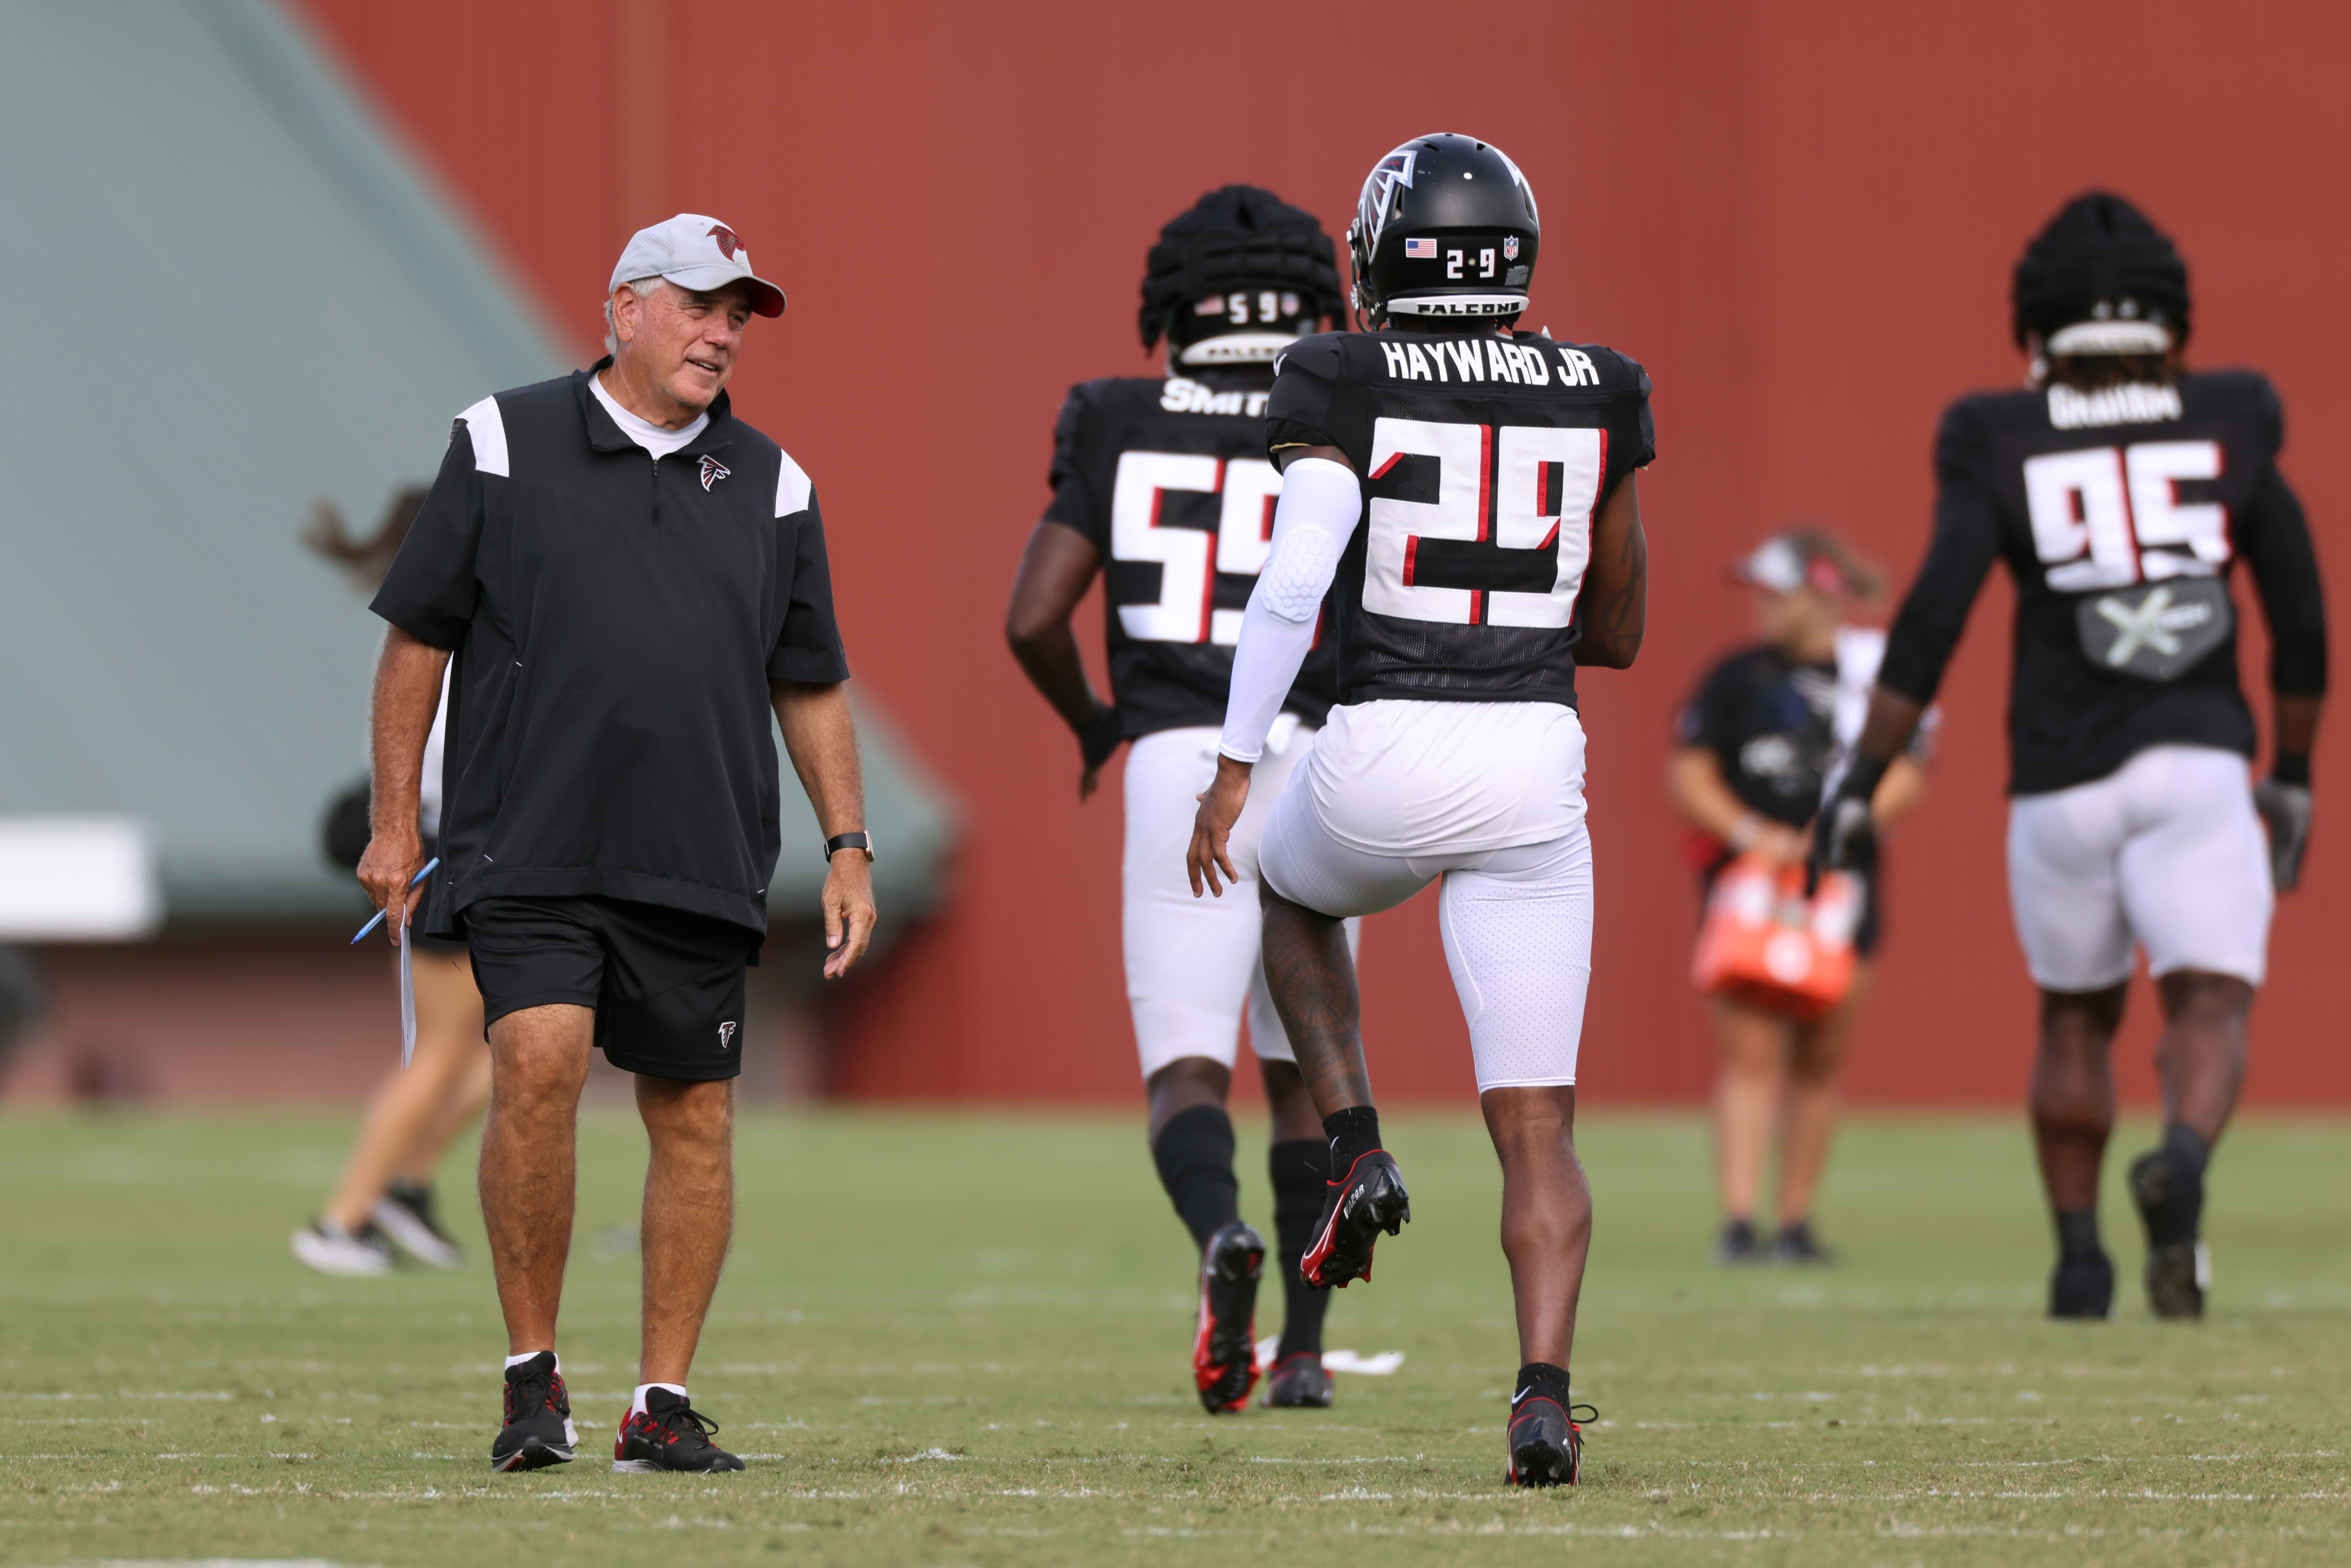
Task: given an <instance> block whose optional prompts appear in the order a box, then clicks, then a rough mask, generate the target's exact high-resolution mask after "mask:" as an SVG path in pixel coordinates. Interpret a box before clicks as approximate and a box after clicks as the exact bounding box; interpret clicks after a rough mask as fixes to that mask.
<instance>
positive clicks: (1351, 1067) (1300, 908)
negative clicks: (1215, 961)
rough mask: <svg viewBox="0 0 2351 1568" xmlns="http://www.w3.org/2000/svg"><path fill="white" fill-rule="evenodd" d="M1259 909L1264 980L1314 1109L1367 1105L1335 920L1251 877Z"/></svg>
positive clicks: (1356, 999) (1341, 934) (1357, 1023)
mask: <svg viewBox="0 0 2351 1568" xmlns="http://www.w3.org/2000/svg"><path fill="white" fill-rule="evenodd" d="M1258 887H1259V902H1260V903H1261V904H1263V906H1264V910H1265V983H1266V989H1267V990H1269V991H1270V992H1271V993H1272V994H1273V1007H1274V1010H1275V1011H1276V1012H1278V1013H1280V1015H1281V1025H1282V1027H1283V1028H1284V1029H1286V1030H1289V1031H1290V1050H1291V1051H1294V1052H1296V1054H1297V1057H1298V1071H1299V1073H1300V1075H1301V1077H1303V1078H1304V1079H1305V1080H1306V1090H1307V1092H1308V1093H1310V1094H1311V1095H1312V1096H1313V1097H1314V1109H1315V1112H1316V1113H1317V1114H1320V1115H1323V1116H1328V1115H1331V1114H1332V1113H1336V1112H1339V1111H1343V1110H1345V1109H1346V1108H1347V1107H1348V1106H1350V1105H1368V1104H1370V1103H1372V1076H1371V1072H1370V1071H1369V1070H1368V1069H1367V1068H1366V1067H1365V1066H1364V1032H1363V998H1362V995H1361V993H1360V992H1359V991H1357V989H1356V988H1355V959H1354V956H1353V954H1351V953H1349V952H1348V951H1347V932H1346V926H1345V925H1344V923H1343V922H1342V921H1340V920H1337V919H1334V918H1333V917H1332V916H1331V915H1318V914H1316V913H1315V912H1314V911H1313V910H1311V909H1308V908H1307V907H1305V906H1304V905H1303V904H1292V903H1290V900H1288V899H1286V898H1284V897H1282V896H1281V894H1278V893H1276V892H1274V891H1273V889H1271V888H1270V887H1268V886H1266V885H1265V883H1264V881H1263V880H1262V879H1259V883H1258Z"/></svg>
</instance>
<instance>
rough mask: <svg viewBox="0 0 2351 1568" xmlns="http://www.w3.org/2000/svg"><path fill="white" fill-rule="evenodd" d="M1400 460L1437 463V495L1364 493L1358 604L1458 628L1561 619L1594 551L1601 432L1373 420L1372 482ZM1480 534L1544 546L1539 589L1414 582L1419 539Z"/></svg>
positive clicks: (1503, 543)
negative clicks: (1549, 560)
mask: <svg viewBox="0 0 2351 1568" xmlns="http://www.w3.org/2000/svg"><path fill="white" fill-rule="evenodd" d="M1407 456H1415V457H1433V458H1435V459H1436V460H1437V499H1436V500H1434V501H1399V500H1395V499H1392V498H1390V497H1384V496H1375V497H1373V499H1372V504H1371V507H1370V511H1369V518H1368V521H1369V525H1370V530H1371V536H1370V539H1369V555H1368V557H1367V558H1366V559H1365V562H1364V609H1366V610H1369V611H1371V612H1374V613H1375V614H1380V615H1394V616H1400V617H1403V618H1405V619H1406V620H1412V621H1437V622H1451V623H1453V624H1456V625H1470V624H1479V623H1483V624H1485V625H1489V626H1544V627H1561V626H1565V625H1566V624H1567V623H1568V622H1569V621H1570V620H1571V619H1573V616H1574V614H1575V596H1576V595H1577V593H1579V592H1580V591H1582V590H1583V569H1584V567H1585V566H1586V565H1588V564H1589V563H1590V561H1591V559H1592V523H1593V508H1594V507H1596V506H1597V505H1598V504H1599V500H1600V482H1601V478H1602V476H1603V475H1604V473H1605V471H1606V469H1607V465H1608V436H1607V432H1605V431H1602V430H1562V429H1558V428H1555V427H1552V426H1549V425H1524V424H1503V425H1492V424H1452V423H1437V422H1432V421H1427V420H1417V419H1382V420H1380V421H1379V422H1378V423H1375V424H1374V426H1373V429H1372V476H1373V477H1374V478H1375V479H1376V478H1378V477H1380V476H1382V475H1384V474H1385V473H1387V472H1388V471H1389V470H1390V469H1391V468H1393V467H1395V465H1396V464H1397V463H1398V462H1399V461H1400V460H1402V459H1403V458H1405V457H1407ZM1489 538H1490V539H1491V540H1492V541H1493V542H1494V544H1495V545H1497V546H1498V547H1499V548H1500V549H1506V550H1551V551H1552V552H1553V561H1554V568H1555V570H1553V573H1552V581H1551V587H1550V589H1549V591H1547V592H1540V593H1538V592H1531V591H1527V590H1525V589H1518V588H1499V587H1497V588H1461V587H1448V588H1439V587H1436V586H1433V585H1431V584H1428V583H1426V582H1423V581H1421V580H1419V578H1420V576H1421V570H1420V564H1421V563H1420V546H1421V541H1422V540H1424V539H1459V540H1472V541H1474V540H1483V539H1489Z"/></svg>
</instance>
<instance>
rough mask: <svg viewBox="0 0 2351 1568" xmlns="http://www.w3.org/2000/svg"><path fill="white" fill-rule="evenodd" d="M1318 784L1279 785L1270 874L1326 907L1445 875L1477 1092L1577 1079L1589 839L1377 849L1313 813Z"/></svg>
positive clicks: (1449, 929)
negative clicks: (1354, 841) (1417, 850)
mask: <svg viewBox="0 0 2351 1568" xmlns="http://www.w3.org/2000/svg"><path fill="white" fill-rule="evenodd" d="M1258 865H1259V874H1261V875H1262V876H1263V877H1264V878H1265V882H1266V885H1267V886H1268V887H1270V888H1271V889H1273V891H1274V892H1276V893H1278V894H1280V895H1281V896H1282V897H1284V898H1286V899H1289V900H1290V902H1291V903H1293V904H1304V905H1305V906H1306V907H1307V908H1309V909H1312V910H1315V911H1317V912H1319V913H1321V914H1323V915H1334V916H1342V917H1345V916H1353V915H1373V914H1376V913H1378V912H1379V911H1380V910H1383V909H1393V908H1395V906H1396V905H1397V904H1402V903H1403V902H1404V901H1405V899H1407V898H1410V897H1411V896H1412V895H1413V894H1416V893H1418V892H1419V891H1420V890H1421V889H1422V888H1424V887H1426V886H1427V885H1428V884H1429V883H1430V881H1431V880H1433V879H1435V878H1437V877H1440V876H1441V877H1443V878H1444V879H1445V885H1444V887H1443V889H1442V890H1441V892H1440V893H1439V894H1438V897H1439V900H1440V902H1439V904H1438V905H1437V910H1438V918H1439V922H1440V925H1441V927H1442V929H1443V932H1444V936H1445V961H1446V964H1447V967H1450V968H1451V969H1452V971H1453V987H1454V989H1455V990H1456V991H1457V992H1458V993H1459V995H1460V998H1461V1012H1462V1016H1463V1017H1464V1018H1465V1019H1468V1024H1469V1050H1470V1054H1471V1056H1472V1057H1473V1058H1474V1059H1475V1062H1476V1067H1477V1073H1478V1092H1479V1093H1481V1094H1482V1093H1484V1092H1486V1091H1487V1090H1489V1089H1512V1088H1525V1087H1535V1086H1541V1085H1550V1084H1566V1083H1573V1082H1575V1058H1576V1051H1577V1048H1578V1046H1579V1045H1580V1043H1581V1042H1582V1040H1583V1001H1584V996H1585V993H1586V992H1587V991H1588V990H1589V989H1590V988H1591V984H1592V839H1591V835H1590V834H1589V833H1588V832H1586V831H1585V830H1584V826H1583V823H1582V822H1578V823H1577V824H1576V825H1575V827H1574V828H1573V830H1571V831H1569V832H1567V833H1566V834H1565V835H1563V836H1562V837H1560V838H1557V839H1552V840H1550V841H1547V842H1543V843H1538V844H1521V845H1519V846H1517V847H1515V848H1511V849H1502V850H1476V851H1468V852H1458V853H1449V854H1431V855H1375V854H1371V853H1369V852H1365V851H1363V850H1359V849H1355V848H1353V847H1351V846H1349V845H1346V844H1343V843H1341V842H1339V841H1337V840H1335V839H1333V838H1332V837H1331V836H1330V834H1328V833H1327V832H1325V831H1322V824H1321V823H1320V822H1318V821H1316V820H1315V816H1314V810H1313V807H1312V805H1311V795H1310V794H1309V792H1308V791H1307V790H1304V789H1290V790H1287V791H1285V792H1284V793H1283V795H1282V798H1281V800H1280V801H1279V802H1277V803H1276V804H1275V806H1274V809H1273V815H1272V817H1271V818H1270V820H1269V821H1267V823H1266V829H1265V839H1264V842H1263V845H1262V847H1261V848H1260V849H1259V852H1258Z"/></svg>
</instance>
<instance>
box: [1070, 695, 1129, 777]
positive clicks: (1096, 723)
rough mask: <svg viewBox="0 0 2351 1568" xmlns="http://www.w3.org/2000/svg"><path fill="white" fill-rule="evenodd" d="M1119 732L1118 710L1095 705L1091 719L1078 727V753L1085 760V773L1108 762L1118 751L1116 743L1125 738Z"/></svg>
mask: <svg viewBox="0 0 2351 1568" xmlns="http://www.w3.org/2000/svg"><path fill="white" fill-rule="evenodd" d="M1120 730H1121V727H1120V725H1119V722H1118V709H1117V708H1115V707H1113V706H1111V705H1110V704H1108V703H1096V704H1095V705H1094V716H1093V717H1092V718H1090V719H1088V720H1086V722H1085V723H1083V724H1081V725H1080V726H1078V753H1079V755H1080V756H1081V757H1083V758H1085V762H1086V771H1087V772H1089V773H1092V771H1093V770H1094V769H1095V768H1100V767H1101V766H1102V764H1103V763H1105V762H1108V761H1109V760H1110V759H1111V756H1112V754H1113V753H1114V752H1115V751H1117V750H1118V743H1119V742H1120V741H1122V740H1124V739H1125V738H1126V737H1125V736H1124V735H1123V734H1122V733H1120Z"/></svg>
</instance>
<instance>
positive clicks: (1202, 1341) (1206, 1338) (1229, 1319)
mask: <svg viewBox="0 0 2351 1568" xmlns="http://www.w3.org/2000/svg"><path fill="white" fill-rule="evenodd" d="M1264 1264H1265V1238H1264V1237H1262V1236H1259V1234H1258V1233H1257V1232H1256V1231H1254V1230H1251V1229H1250V1228H1249V1226H1248V1225H1247V1224H1246V1223H1245V1222H1243V1221H1241V1220H1238V1219H1236V1220H1234V1221H1233V1222H1232V1223H1231V1224H1230V1225H1228V1226H1225V1227H1223V1228H1220V1229H1219V1230H1217V1233H1216V1234H1215V1235H1214V1236H1211V1237H1209V1238H1208V1244H1207V1246H1206V1247H1205V1248H1203V1249H1201V1250H1200V1332H1199V1333H1197V1334H1196V1335H1194V1336H1193V1340H1192V1381H1193V1382H1194V1384H1196V1385H1197V1386H1198V1388H1199V1390H1200V1403H1201V1404H1203V1405H1205V1406H1207V1407H1208V1414H1209V1415H1211V1416H1214V1415H1217V1414H1219V1413H1221V1412H1224V1411H1228V1410H1244V1409H1247V1408H1248V1407H1249V1390H1250V1389H1252V1388H1255V1387H1256V1386H1257V1285H1258V1281H1259V1278H1260V1277H1261V1276H1262V1275H1263V1272H1264Z"/></svg>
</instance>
